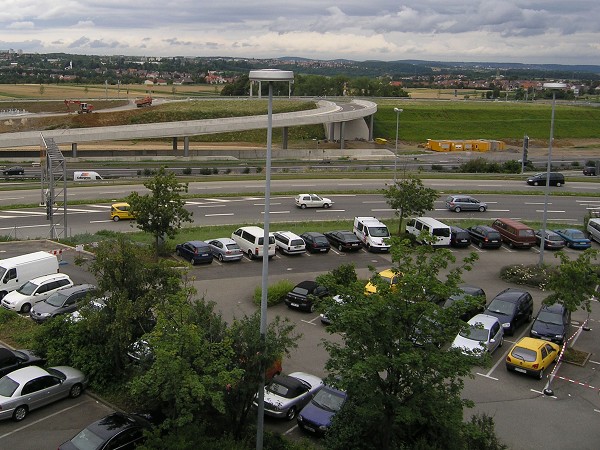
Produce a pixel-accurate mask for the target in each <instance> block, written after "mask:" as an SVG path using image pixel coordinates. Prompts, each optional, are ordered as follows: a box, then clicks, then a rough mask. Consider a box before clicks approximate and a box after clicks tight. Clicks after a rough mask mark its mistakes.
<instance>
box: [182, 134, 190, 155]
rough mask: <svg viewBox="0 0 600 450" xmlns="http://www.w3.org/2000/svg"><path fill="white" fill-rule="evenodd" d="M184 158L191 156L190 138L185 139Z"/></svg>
mask: <svg viewBox="0 0 600 450" xmlns="http://www.w3.org/2000/svg"><path fill="white" fill-rule="evenodd" d="M183 156H190V137H189V136H185V137H184V138H183Z"/></svg>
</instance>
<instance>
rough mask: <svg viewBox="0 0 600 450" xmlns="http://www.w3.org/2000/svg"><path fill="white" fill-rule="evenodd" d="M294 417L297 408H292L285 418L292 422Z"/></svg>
mask: <svg viewBox="0 0 600 450" xmlns="http://www.w3.org/2000/svg"><path fill="white" fill-rule="evenodd" d="M294 417H296V407H295V406H292V407H291V408H290V409H288V412H287V414H286V415H285V418H286V419H287V420H292V419H293V418H294Z"/></svg>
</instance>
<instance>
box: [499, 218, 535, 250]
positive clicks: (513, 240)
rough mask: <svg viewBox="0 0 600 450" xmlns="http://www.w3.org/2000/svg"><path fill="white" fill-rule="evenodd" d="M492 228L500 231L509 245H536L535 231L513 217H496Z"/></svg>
mask: <svg viewBox="0 0 600 450" xmlns="http://www.w3.org/2000/svg"><path fill="white" fill-rule="evenodd" d="M492 228H493V229H494V230H496V231H497V232H498V233H500V236H502V241H503V242H504V243H506V244H508V246H509V247H519V248H531V247H535V246H536V239H535V232H534V231H533V229H532V228H531V227H528V226H527V225H525V224H524V223H521V222H519V221H518V220H514V219H496V220H494V223H492Z"/></svg>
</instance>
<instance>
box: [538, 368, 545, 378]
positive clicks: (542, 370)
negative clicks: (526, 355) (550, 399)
mask: <svg viewBox="0 0 600 450" xmlns="http://www.w3.org/2000/svg"><path fill="white" fill-rule="evenodd" d="M537 376H538V379H539V380H541V379H542V378H544V369H543V368H542V369H540V371H539V372H538V375H537Z"/></svg>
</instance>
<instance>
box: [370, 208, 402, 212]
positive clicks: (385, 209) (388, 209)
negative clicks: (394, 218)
mask: <svg viewBox="0 0 600 450" xmlns="http://www.w3.org/2000/svg"><path fill="white" fill-rule="evenodd" d="M371 211H396V210H395V209H390V208H384V209H372V210H371Z"/></svg>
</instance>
